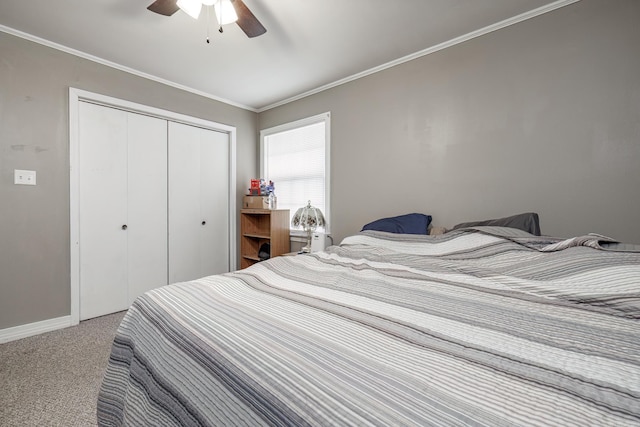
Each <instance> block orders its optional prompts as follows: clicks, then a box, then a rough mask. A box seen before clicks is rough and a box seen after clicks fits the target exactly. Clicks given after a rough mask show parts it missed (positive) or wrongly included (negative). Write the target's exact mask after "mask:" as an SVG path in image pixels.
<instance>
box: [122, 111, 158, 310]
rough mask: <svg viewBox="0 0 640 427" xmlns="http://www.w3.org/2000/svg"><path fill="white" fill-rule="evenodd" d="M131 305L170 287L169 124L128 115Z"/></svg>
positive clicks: (128, 228)
mask: <svg viewBox="0 0 640 427" xmlns="http://www.w3.org/2000/svg"><path fill="white" fill-rule="evenodd" d="M127 118H128V126H127V129H128V134H127V139H128V142H129V144H128V171H129V172H128V177H129V179H128V182H127V184H128V191H127V193H128V197H127V205H128V224H127V226H128V227H127V233H128V237H129V239H128V253H129V257H128V270H127V276H128V283H129V287H128V303H129V305H131V303H132V302H133V300H135V299H136V298H137V297H138V296H139V295H141V294H143V293H144V292H146V291H148V290H151V289H154V288H157V287H160V286H164V285H166V284H167V283H168V277H167V275H168V271H167V262H168V261H167V121H166V120H162V119H158V118H155V117H149V116H143V115H141V114H133V113H128V115H127Z"/></svg>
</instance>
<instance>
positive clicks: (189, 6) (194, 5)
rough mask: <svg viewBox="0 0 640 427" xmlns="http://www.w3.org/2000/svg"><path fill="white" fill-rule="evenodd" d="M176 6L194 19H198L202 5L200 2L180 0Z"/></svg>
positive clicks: (197, 0)
mask: <svg viewBox="0 0 640 427" xmlns="http://www.w3.org/2000/svg"><path fill="white" fill-rule="evenodd" d="M176 5H177V6H178V7H179V8H180V9H182V10H183V11H184V12H186V13H187V14H188V15H189V16H190V17H192V18H193V19H198V16H200V9H202V3H201V2H200V0H178V1H177V2H176Z"/></svg>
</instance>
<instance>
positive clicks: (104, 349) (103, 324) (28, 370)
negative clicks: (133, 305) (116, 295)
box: [0, 312, 125, 427]
mask: <svg viewBox="0 0 640 427" xmlns="http://www.w3.org/2000/svg"><path fill="white" fill-rule="evenodd" d="M124 313H125V312H120V313H115V314H110V315H108V316H102V317H98V318H95V319H90V320H86V321H83V322H80V324H79V325H78V326H73V327H70V328H66V329H61V330H57V331H53V332H48V333H46V334H41V335H37V336H34V337H29V338H24V339H21V340H18V341H13V342H9V343H6V344H0V426H2V427H5V426H6V427H9V426H11V427H13V426H19V427H23V426H25V427H26V426H65V427H67V426H68V427H71V426H82V427H86V426H95V425H96V401H97V398H98V389H99V388H100V383H101V382H102V375H103V373H104V370H105V369H106V366H107V360H108V358H109V352H110V351H111V343H112V342H113V338H114V336H115V332H116V329H117V327H118V325H119V324H120V321H121V320H122V317H123V316H124Z"/></svg>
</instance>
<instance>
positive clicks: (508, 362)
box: [98, 227, 640, 426]
mask: <svg viewBox="0 0 640 427" xmlns="http://www.w3.org/2000/svg"><path fill="white" fill-rule="evenodd" d="M611 244H612V242H610V241H607V239H605V238H602V237H601V236H587V237H584V238H577V239H569V240H563V239H557V238H550V237H544V236H533V235H530V234H528V233H525V232H520V231H519V230H515V229H506V228H500V227H477V228H470V229H460V230H455V231H452V232H449V233H446V234H444V235H440V236H416V235H412V236H409V235H394V234H390V233H381V232H361V233H359V234H357V235H354V236H349V237H347V238H345V239H344V240H343V241H342V242H341V244H340V245H337V246H331V247H329V248H327V250H326V251H323V252H319V253H313V254H308V255H298V256H285V257H276V258H273V259H270V260H268V261H264V262H261V263H258V264H256V265H253V266H251V267H249V268H246V269H244V270H240V271H236V272H232V273H227V274H222V275H216V276H210V277H205V278H202V279H199V280H194V281H191V282H184V283H177V284H173V285H170V286H165V287H162V288H159V289H156V290H153V291H150V292H148V293H146V294H144V295H143V296H141V297H139V298H138V299H137V300H136V301H135V302H134V303H133V305H132V306H131V308H130V309H129V310H128V312H127V314H126V315H125V317H124V319H123V321H122V324H121V325H120V327H119V328H118V331H117V335H116V337H115V340H114V343H113V347H112V352H111V355H110V358H109V364H108V368H107V370H106V373H105V376H104V380H103V383H102V387H101V389H100V394H99V398H98V424H99V425H101V426H122V425H133V426H142V425H162V426H172V425H175V426H261V425H265V426H266V425H271V426H276V425H278V426H318V425H332V426H333V425H349V426H351V425H361V426H428V425H436V426H444V425H447V426H449V425H451V426H456V425H460V426H462V425H488V426H502V425H504V426H507V425H540V426H543V425H544V426H547V425H563V426H565V425H576V426H578V425H580V426H584V425H600V426H602V425H610V426H631V425H635V426H637V425H640V285H639V283H640V254H639V253H637V252H632V251H625V250H622V251H612V250H609V249H608V248H607V246H611ZM623 249H624V248H623ZM627 249H628V248H627Z"/></svg>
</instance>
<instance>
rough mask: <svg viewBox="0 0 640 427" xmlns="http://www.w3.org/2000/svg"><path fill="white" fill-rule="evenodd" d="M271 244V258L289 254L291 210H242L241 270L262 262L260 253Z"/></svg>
mask: <svg viewBox="0 0 640 427" xmlns="http://www.w3.org/2000/svg"><path fill="white" fill-rule="evenodd" d="M263 243H269V245H270V248H271V258H273V257H276V256H279V255H282V254H285V253H288V252H289V251H290V250H291V248H290V247H291V244H290V242H289V209H241V210H240V268H247V267H249V266H251V265H253V264H255V263H257V262H260V261H262V260H261V259H260V258H259V257H258V251H259V250H260V246H261V245H262V244H263Z"/></svg>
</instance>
